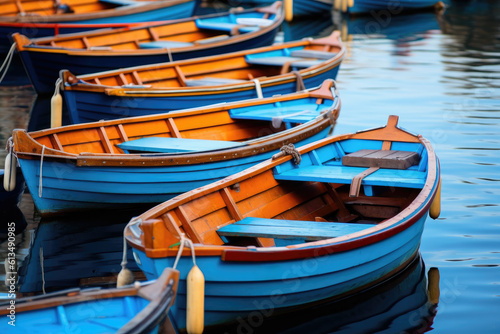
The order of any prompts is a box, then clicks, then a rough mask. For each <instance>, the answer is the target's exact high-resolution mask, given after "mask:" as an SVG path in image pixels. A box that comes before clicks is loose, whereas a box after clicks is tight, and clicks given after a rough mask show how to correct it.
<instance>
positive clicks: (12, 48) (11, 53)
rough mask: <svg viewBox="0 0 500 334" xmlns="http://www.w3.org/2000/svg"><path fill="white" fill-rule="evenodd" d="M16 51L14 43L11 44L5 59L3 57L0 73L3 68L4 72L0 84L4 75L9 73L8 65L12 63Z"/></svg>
mask: <svg viewBox="0 0 500 334" xmlns="http://www.w3.org/2000/svg"><path fill="white" fill-rule="evenodd" d="M15 50H16V43H15V42H14V43H12V45H11V46H10V49H9V52H8V53H7V57H5V60H4V61H3V64H2V66H0V73H1V72H2V71H3V69H4V67H5V72H4V73H3V74H2V77H0V83H1V82H2V81H3V79H4V78H5V75H6V74H7V72H8V71H9V67H10V63H11V62H12V58H13V56H14V51H15Z"/></svg>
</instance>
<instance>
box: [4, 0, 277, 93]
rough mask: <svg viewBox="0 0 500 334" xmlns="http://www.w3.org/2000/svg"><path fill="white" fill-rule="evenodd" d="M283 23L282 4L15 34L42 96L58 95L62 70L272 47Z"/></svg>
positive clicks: (98, 68)
mask: <svg viewBox="0 0 500 334" xmlns="http://www.w3.org/2000/svg"><path fill="white" fill-rule="evenodd" d="M282 21H283V15H282V9H281V2H276V3H274V4H273V5H271V6H269V7H262V8H255V9H247V10H244V9H241V8H238V9H235V10H233V11H230V12H228V13H217V14H210V15H204V16H200V17H191V18H187V19H180V20H176V21H171V22H167V23H165V22H163V23H154V24H151V25H144V26H139V27H134V28H131V29H128V28H125V29H113V30H98V31H91V32H84V33H79V34H70V35H66V36H58V37H48V38H40V39H33V40H31V39H29V38H27V37H25V36H23V35H20V34H17V33H16V34H14V35H12V38H13V40H14V41H15V42H16V48H17V51H18V52H19V54H20V56H21V59H22V61H23V64H24V67H25V69H26V71H27V72H28V75H29V77H30V80H31V82H32V84H33V86H34V87H35V90H36V91H37V93H39V94H43V93H49V92H52V91H53V90H54V83H55V82H56V80H57V76H58V73H59V70H61V69H68V70H70V71H72V72H73V73H74V74H76V75H81V74H87V73H94V72H99V71H107V70H112V69H116V68H120V67H130V66H139V65H146V64H155V63H162V62H166V61H173V60H181V59H189V58H195V57H202V56H209V55H214V54H221V53H228V52H234V51H238V50H244V49H249V48H252V47H260V46H265V45H270V44H272V43H273V41H274V37H275V35H276V33H277V32H278V30H279V27H280V24H281V22H282Z"/></svg>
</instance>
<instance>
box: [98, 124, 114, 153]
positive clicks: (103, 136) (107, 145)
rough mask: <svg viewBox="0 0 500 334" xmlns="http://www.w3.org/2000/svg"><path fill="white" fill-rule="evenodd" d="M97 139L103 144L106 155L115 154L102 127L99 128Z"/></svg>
mask: <svg viewBox="0 0 500 334" xmlns="http://www.w3.org/2000/svg"><path fill="white" fill-rule="evenodd" d="M99 138H101V143H102V144H103V147H104V150H105V151H106V153H115V152H114V150H113V146H112V145H111V142H110V141H109V138H108V134H107V133H106V129H105V128H104V127H103V126H100V127H99Z"/></svg>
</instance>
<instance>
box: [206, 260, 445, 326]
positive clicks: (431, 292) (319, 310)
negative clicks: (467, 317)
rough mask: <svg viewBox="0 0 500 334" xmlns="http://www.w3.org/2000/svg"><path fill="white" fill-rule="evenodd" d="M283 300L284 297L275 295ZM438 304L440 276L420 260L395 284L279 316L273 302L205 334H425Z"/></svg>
mask: <svg viewBox="0 0 500 334" xmlns="http://www.w3.org/2000/svg"><path fill="white" fill-rule="evenodd" d="M276 298H279V296H276ZM438 300H439V271H438V269H437V268H431V269H429V272H428V275H426V273H425V265H424V262H423V260H422V258H421V257H420V255H418V256H417V257H416V258H415V259H414V260H413V262H412V263H411V264H410V265H409V266H408V267H407V268H406V269H405V270H403V271H401V272H400V273H398V274H397V275H395V276H393V277H392V278H391V279H390V280H388V281H386V282H383V283H381V284H379V285H377V286H376V287H374V288H371V289H369V290H367V291H365V292H361V293H358V294H355V295H352V296H350V297H347V298H345V299H342V300H337V301H334V302H325V303H319V304H316V305H314V306H311V307H309V308H306V309H295V310H293V311H290V312H287V313H280V314H274V313H275V312H274V308H273V307H272V305H273V303H272V301H271V300H270V301H269V303H268V304H266V305H264V304H263V305H262V308H261V309H260V310H259V311H254V312H252V313H250V314H249V315H248V316H247V317H246V318H238V319H236V320H237V321H236V322H235V323H233V324H232V325H225V326H224V329H223V330H222V328H220V327H212V328H206V330H205V331H204V333H214V334H215V333H222V332H224V333H227V334H230V333H254V334H255V333H283V334H284V333H289V334H291V333H307V332H310V331H311V329H314V333H315V334H316V333H346V334H347V333H348V334H355V333H425V332H427V331H429V330H431V329H432V327H431V326H432V323H433V320H434V317H435V316H436V312H437V305H438Z"/></svg>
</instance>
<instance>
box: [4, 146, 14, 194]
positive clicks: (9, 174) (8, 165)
mask: <svg viewBox="0 0 500 334" xmlns="http://www.w3.org/2000/svg"><path fill="white" fill-rule="evenodd" d="M16 167H17V158H16V156H15V155H14V154H12V152H9V154H7V157H6V158H5V171H4V175H3V188H4V189H5V191H12V190H14V188H16Z"/></svg>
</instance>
